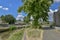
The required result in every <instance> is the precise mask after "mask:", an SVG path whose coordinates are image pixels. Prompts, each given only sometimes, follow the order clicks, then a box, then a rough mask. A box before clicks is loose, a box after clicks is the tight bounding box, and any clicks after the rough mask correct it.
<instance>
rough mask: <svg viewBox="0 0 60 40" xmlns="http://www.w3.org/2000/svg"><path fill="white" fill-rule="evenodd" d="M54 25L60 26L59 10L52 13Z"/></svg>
mask: <svg viewBox="0 0 60 40" xmlns="http://www.w3.org/2000/svg"><path fill="white" fill-rule="evenodd" d="M53 16H54V24H55V25H56V26H60V9H59V10H58V11H57V12H54V15H53Z"/></svg>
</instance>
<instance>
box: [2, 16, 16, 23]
mask: <svg viewBox="0 0 60 40" xmlns="http://www.w3.org/2000/svg"><path fill="white" fill-rule="evenodd" d="M1 19H2V21H5V22H6V23H9V24H14V23H15V22H16V19H15V18H14V17H13V16H12V15H5V16H1Z"/></svg>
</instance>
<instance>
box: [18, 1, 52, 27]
mask: <svg viewBox="0 0 60 40" xmlns="http://www.w3.org/2000/svg"><path fill="white" fill-rule="evenodd" d="M22 2H23V3H24V4H23V6H21V7H19V8H18V12H21V11H24V12H26V13H27V14H28V15H27V18H30V17H31V16H32V17H33V19H34V20H33V25H35V26H38V20H39V19H40V18H42V19H43V21H47V19H48V11H49V7H50V5H51V4H52V3H53V0H22Z"/></svg>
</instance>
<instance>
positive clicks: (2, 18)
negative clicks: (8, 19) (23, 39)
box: [1, 15, 5, 23]
mask: <svg viewBox="0 0 60 40" xmlns="http://www.w3.org/2000/svg"><path fill="white" fill-rule="evenodd" d="M4 19H5V16H4V15H2V16H1V20H2V22H3V23H4V22H5V20H4Z"/></svg>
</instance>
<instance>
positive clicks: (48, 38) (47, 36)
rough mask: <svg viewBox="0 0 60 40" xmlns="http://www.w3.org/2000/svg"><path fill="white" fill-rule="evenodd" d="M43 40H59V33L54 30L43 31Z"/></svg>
mask: <svg viewBox="0 0 60 40" xmlns="http://www.w3.org/2000/svg"><path fill="white" fill-rule="evenodd" d="M43 40H60V33H58V32H56V31H55V30H44V33H43Z"/></svg>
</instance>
